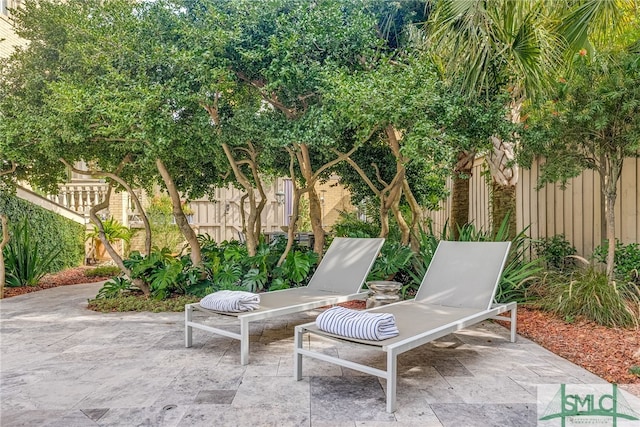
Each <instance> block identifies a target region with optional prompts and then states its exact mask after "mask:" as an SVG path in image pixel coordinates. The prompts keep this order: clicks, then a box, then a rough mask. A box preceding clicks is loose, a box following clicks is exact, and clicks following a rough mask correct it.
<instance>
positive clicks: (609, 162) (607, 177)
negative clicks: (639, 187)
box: [598, 154, 624, 282]
mask: <svg viewBox="0 0 640 427" xmlns="http://www.w3.org/2000/svg"><path fill="white" fill-rule="evenodd" d="M623 160H624V159H623V158H617V157H616V155H615V154H610V155H605V154H602V155H601V156H600V161H599V165H598V173H599V175H600V189H601V191H602V197H604V203H605V204H604V217H605V223H606V226H605V227H606V237H607V277H608V279H609V281H610V282H613V281H614V280H615V275H614V270H615V262H616V261H615V260H616V215H615V206H616V198H617V195H618V179H619V178H620V173H621V172H622V164H623Z"/></svg>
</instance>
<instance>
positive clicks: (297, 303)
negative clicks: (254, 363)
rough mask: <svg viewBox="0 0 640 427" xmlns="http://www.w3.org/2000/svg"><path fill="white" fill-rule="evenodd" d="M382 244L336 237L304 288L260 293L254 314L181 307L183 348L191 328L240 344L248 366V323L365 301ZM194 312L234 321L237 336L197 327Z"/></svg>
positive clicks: (375, 240)
mask: <svg viewBox="0 0 640 427" xmlns="http://www.w3.org/2000/svg"><path fill="white" fill-rule="evenodd" d="M383 243H384V239H382V238H371V239H369V238H346V237H336V238H335V239H334V240H333V242H331V246H329V249H328V250H327V252H326V253H325V255H324V257H323V258H322V261H321V262H320V264H319V265H318V268H317V269H316V271H315V272H314V274H313V277H312V278H311V280H310V281H309V284H308V285H307V286H304V287H300V288H292V289H285V290H281V291H274V292H266V293H262V294H260V308H259V309H257V310H254V311H249V312H243V313H227V312H220V311H213V310H208V309H206V308H203V307H201V306H200V304H187V305H185V346H186V347H191V345H192V342H193V328H197V329H202V330H205V331H208V332H212V333H214V334H218V335H223V336H226V337H229V338H235V339H237V340H240V363H241V364H242V365H246V364H247V363H249V323H250V322H255V321H260V320H264V319H269V318H272V317H276V316H282V315H285V314H291V313H298V312H302V311H307V310H312V309H314V308H318V307H322V306H325V305H334V304H338V303H341V302H346V301H351V300H354V299H363V298H365V297H366V296H367V292H366V291H365V292H363V291H362V285H363V284H364V282H365V279H366V278H367V275H368V274H369V271H370V270H371V267H372V266H373V263H374V262H375V259H376V257H377V256H378V253H379V252H380V249H381V248H382V244H383ZM194 311H198V312H202V313H204V314H207V315H215V316H220V315H225V316H234V317H237V318H238V320H239V321H240V333H239V334H238V333H235V332H232V331H229V330H226V329H220V328H217V327H213V326H209V325H206V324H204V323H201V322H200V321H198V320H197V319H194V315H193V314H194Z"/></svg>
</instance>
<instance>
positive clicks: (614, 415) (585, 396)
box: [539, 384, 640, 427]
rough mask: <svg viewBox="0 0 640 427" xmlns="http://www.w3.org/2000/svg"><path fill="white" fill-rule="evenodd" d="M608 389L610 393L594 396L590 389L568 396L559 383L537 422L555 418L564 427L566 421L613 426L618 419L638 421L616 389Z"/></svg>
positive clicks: (564, 387) (562, 385) (565, 387)
mask: <svg viewBox="0 0 640 427" xmlns="http://www.w3.org/2000/svg"><path fill="white" fill-rule="evenodd" d="M611 388H612V389H611V393H602V394H598V393H597V392H595V391H594V390H592V389H591V390H588V392H584V389H583V390H582V391H583V393H576V392H574V393H568V392H567V386H566V384H561V385H560V390H558V392H557V393H556V394H555V396H554V397H553V399H551V402H550V403H549V404H548V405H547V407H546V409H545V411H544V413H543V414H542V416H541V417H540V418H539V419H540V421H548V420H553V419H559V420H560V425H561V426H562V427H566V425H567V421H569V422H570V424H571V425H573V424H586V425H588V424H591V425H593V424H599V425H612V426H613V427H616V426H617V425H618V420H619V419H622V420H629V421H638V420H640V418H638V417H639V416H640V415H638V414H637V413H636V412H635V411H634V410H633V409H632V408H631V406H630V405H629V403H628V402H627V401H626V400H625V398H624V396H623V395H622V394H620V393H619V392H618V386H617V385H616V384H612V385H611ZM574 391H575V390H574ZM602 417H604V418H602ZM607 421H609V422H607ZM609 423H611V424H609ZM634 425H635V423H634Z"/></svg>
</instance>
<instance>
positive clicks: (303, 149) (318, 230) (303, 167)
mask: <svg viewBox="0 0 640 427" xmlns="http://www.w3.org/2000/svg"><path fill="white" fill-rule="evenodd" d="M296 154H297V155H296V158H297V159H298V165H299V167H300V174H301V175H302V177H303V178H304V180H305V184H304V185H305V186H304V191H306V192H308V193H309V217H310V219H311V230H312V231H313V238H314V244H313V251H314V252H315V253H317V254H318V257H319V258H322V254H323V252H324V235H325V232H324V228H323V227H322V206H321V204H320V198H319V197H318V194H317V193H316V188H315V185H316V182H317V181H318V171H316V172H314V171H313V165H312V164H311V156H310V154H309V147H308V146H307V144H299V145H298V151H297V153H296ZM325 166H326V165H325Z"/></svg>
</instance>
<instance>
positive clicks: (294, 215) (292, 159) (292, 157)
mask: <svg viewBox="0 0 640 427" xmlns="http://www.w3.org/2000/svg"><path fill="white" fill-rule="evenodd" d="M287 153H289V177H290V178H291V186H292V187H293V206H292V212H291V217H290V218H289V228H287V246H286V247H285V248H284V252H282V255H280V259H279V260H278V264H277V265H278V267H280V266H281V265H282V263H283V262H284V261H285V260H286V259H287V255H289V251H291V248H292V247H293V242H294V240H295V234H296V230H297V229H298V216H299V215H300V197H302V190H301V189H300V188H298V184H297V181H296V171H295V168H294V164H295V163H296V158H297V156H296V154H295V153H294V152H293V150H291V149H287Z"/></svg>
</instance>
